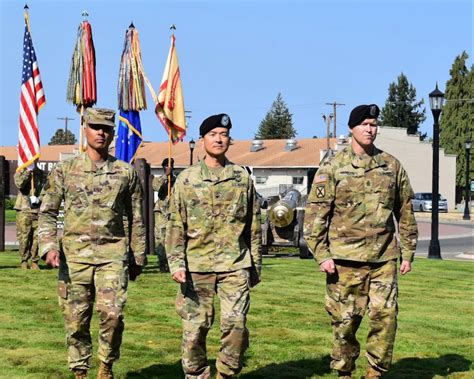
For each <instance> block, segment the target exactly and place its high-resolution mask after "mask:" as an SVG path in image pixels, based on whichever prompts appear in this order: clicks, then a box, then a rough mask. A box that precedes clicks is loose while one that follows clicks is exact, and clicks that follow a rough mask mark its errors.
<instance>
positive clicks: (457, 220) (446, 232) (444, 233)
mask: <svg viewBox="0 0 474 379" xmlns="http://www.w3.org/2000/svg"><path fill="white" fill-rule="evenodd" d="M415 216H416V220H417V221H418V231H419V240H420V241H429V240H430V238H431V213H422V212H416V213H415ZM462 216H463V214H462V213H458V212H450V213H440V215H439V239H440V240H444V239H451V238H459V237H469V236H472V235H473V230H474V227H473V220H470V221H466V220H463V219H462ZM448 223H449V224H448ZM5 232H6V235H5V245H6V246H18V241H17V239H16V224H15V223H14V222H9V223H7V224H6V226H5ZM467 254H469V252H468V253H467ZM471 257H472V258H471V259H474V247H473V250H472V251H471Z"/></svg>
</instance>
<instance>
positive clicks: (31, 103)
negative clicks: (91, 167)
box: [18, 14, 46, 170]
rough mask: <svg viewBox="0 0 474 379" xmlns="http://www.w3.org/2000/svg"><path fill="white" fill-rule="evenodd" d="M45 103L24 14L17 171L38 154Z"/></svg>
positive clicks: (28, 163) (26, 18)
mask: <svg viewBox="0 0 474 379" xmlns="http://www.w3.org/2000/svg"><path fill="white" fill-rule="evenodd" d="M45 103H46V98H45V96H44V91H43V83H42V82H41V77H40V73H39V69H38V63H37V61H36V54H35V49H34V48H33V41H32V40H31V34H30V28H29V22H28V15H27V14H25V37H24V40H23V68H22V77H21V95H20V131H19V136H18V170H20V169H22V168H23V167H26V166H29V165H31V164H32V163H33V161H34V160H35V159H36V158H39V154H40V139H39V130H38V120H37V116H38V113H39V110H40V109H41V108H42V107H43V105H44V104H45Z"/></svg>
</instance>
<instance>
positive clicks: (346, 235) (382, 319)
mask: <svg viewBox="0 0 474 379" xmlns="http://www.w3.org/2000/svg"><path fill="white" fill-rule="evenodd" d="M411 198H413V190H412V188H411V186H410V182H409V180H408V176H407V174H406V172H405V170H404V169H403V167H402V166H401V164H400V162H399V161H398V160H397V159H395V158H394V157H393V156H391V155H390V154H387V153H385V152H383V151H381V150H378V149H377V148H375V147H374V154H373V156H372V157H369V156H367V155H365V156H358V155H356V154H355V153H354V150H353V148H352V147H347V148H346V149H344V150H343V151H341V152H339V153H338V154H337V155H336V156H335V157H334V158H333V159H331V160H326V161H324V162H322V164H321V167H320V168H319V170H318V172H317V175H316V176H315V178H314V181H313V185H312V188H311V192H310V194H309V197H308V205H307V208H306V215H305V238H306V240H307V242H308V245H309V247H310V249H311V250H312V251H313V253H314V255H315V259H316V260H317V261H318V263H322V262H324V261H326V260H328V259H334V262H335V264H336V273H335V274H331V275H328V276H327V296H326V310H327V311H328V312H329V314H330V315H331V317H332V325H333V330H334V344H333V352H332V362H331V367H332V368H334V369H336V370H339V371H346V372H350V371H353V370H354V368H355V360H356V359H357V357H358V356H359V343H358V342H357V339H356V331H357V329H358V327H359V325H360V322H361V320H362V317H363V315H364V313H365V311H366V309H367V307H368V315H369V319H370V321H369V336H368V338H367V344H366V348H367V354H366V355H367V358H368V360H369V363H370V364H371V366H373V367H376V368H377V369H378V370H380V371H387V370H388V368H389V367H390V364H391V360H392V352H393V343H394V339H395V332H396V325H397V311H398V308H397V292H398V286H397V271H396V260H397V259H398V258H399V257H402V259H403V260H406V261H409V262H412V261H413V256H414V252H415V249H416V241H417V236H418V230H417V226H416V221H415V217H414V215H413V211H412V209H411ZM395 222H397V223H398V229H399V236H400V242H398V241H397V238H396V227H395Z"/></svg>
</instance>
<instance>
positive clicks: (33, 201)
mask: <svg viewBox="0 0 474 379" xmlns="http://www.w3.org/2000/svg"><path fill="white" fill-rule="evenodd" d="M45 180H46V173H45V172H44V171H43V170H41V169H40V168H39V167H38V165H37V162H36V160H35V161H34V162H33V164H32V165H31V166H29V167H23V168H20V169H19V170H18V171H17V172H15V175H14V181H15V185H16V187H17V188H18V196H17V198H16V202H15V207H14V208H15V210H16V233H17V238H18V242H19V244H20V246H19V252H20V260H21V268H22V269H24V270H27V269H28V268H29V266H28V261H29V260H30V259H31V269H32V270H39V269H40V268H39V265H38V261H39V256H38V212H39V207H40V205H41V196H40V194H41V190H42V188H43V185H44V182H45Z"/></svg>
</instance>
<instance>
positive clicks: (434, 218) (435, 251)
mask: <svg viewBox="0 0 474 379" xmlns="http://www.w3.org/2000/svg"><path fill="white" fill-rule="evenodd" d="M429 97H430V108H431V112H432V113H433V119H434V124H433V173H432V174H433V175H432V191H431V241H430V247H429V250H428V258H432V259H441V249H440V247H439V238H438V232H439V218H438V216H439V123H438V121H439V116H440V114H441V110H442V109H443V104H444V93H443V92H441V91H440V90H439V89H438V84H436V88H435V90H434V91H433V92H431V93H430V94H429Z"/></svg>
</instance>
